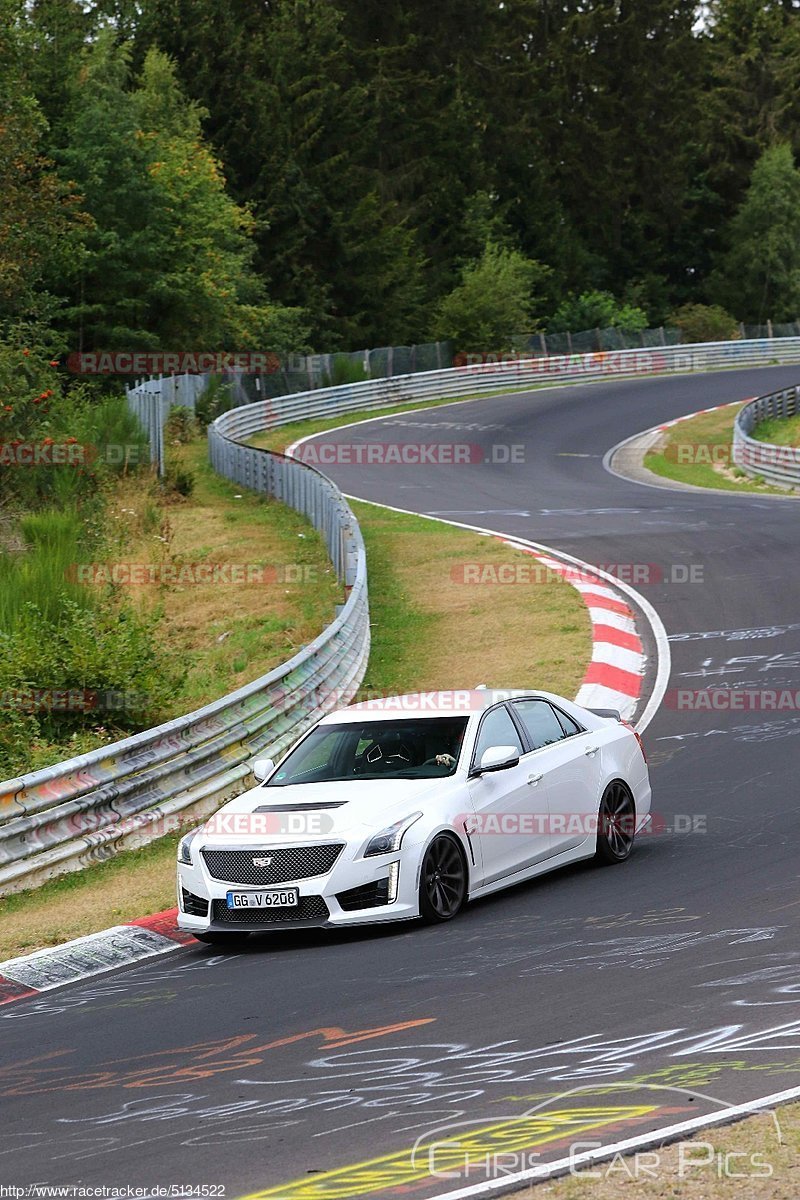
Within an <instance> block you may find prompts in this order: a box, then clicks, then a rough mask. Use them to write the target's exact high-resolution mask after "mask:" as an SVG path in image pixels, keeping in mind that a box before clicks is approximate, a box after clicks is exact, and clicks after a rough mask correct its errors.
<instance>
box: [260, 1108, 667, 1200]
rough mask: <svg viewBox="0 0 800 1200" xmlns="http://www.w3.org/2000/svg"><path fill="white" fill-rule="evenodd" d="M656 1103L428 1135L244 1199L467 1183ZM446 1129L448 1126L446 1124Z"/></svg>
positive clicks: (318, 1199)
mask: <svg viewBox="0 0 800 1200" xmlns="http://www.w3.org/2000/svg"><path fill="white" fill-rule="evenodd" d="M658 1107H659V1106H658V1105H650V1104H637V1105H624V1106H623V1105H620V1106H608V1107H599V1108H564V1109H560V1110H556V1111H553V1112H542V1113H537V1114H535V1115H533V1116H527V1117H525V1116H523V1117H515V1118H512V1119H510V1120H507V1121H500V1122H497V1123H495V1124H493V1125H484V1126H483V1127H482V1128H481V1129H466V1130H464V1132H462V1133H455V1134H450V1135H449V1136H444V1130H443V1136H442V1137H441V1138H439V1137H435V1136H434V1137H433V1138H430V1139H427V1140H425V1141H422V1142H419V1143H417V1145H416V1146H415V1147H413V1148H412V1147H409V1148H408V1149H406V1150H400V1151H396V1152H395V1153H393V1154H384V1155H381V1157H380V1158H371V1159H368V1160H366V1161H365V1162H360V1163H353V1164H352V1165H350V1166H347V1167H338V1168H337V1169H336V1170H333V1171H325V1172H323V1173H322V1174H319V1175H314V1176H312V1177H311V1178H309V1177H308V1176H306V1177H305V1178H304V1179H296V1180H294V1182H292V1183H285V1184H282V1185H281V1186H280V1187H271V1188H266V1189H265V1190H264V1191H261V1192H253V1193H252V1194H251V1195H250V1196H247V1197H244V1198H243V1200H265V1198H266V1197H270V1198H271V1200H350V1197H353V1196H364V1195H368V1194H369V1193H372V1192H383V1191H386V1190H387V1189H388V1188H393V1187H400V1186H402V1185H403V1184H409V1183H416V1182H418V1181H419V1180H424V1179H427V1178H429V1177H433V1178H438V1179H440V1180H442V1181H443V1182H444V1181H446V1180H447V1179H448V1178H449V1179H451V1180H461V1181H463V1182H466V1178H467V1173H468V1168H469V1167H470V1166H472V1167H477V1166H479V1165H481V1164H486V1162H487V1159H489V1160H490V1162H491V1160H492V1159H499V1158H500V1156H501V1155H503V1154H512V1153H516V1152H519V1151H520V1150H529V1149H531V1148H532V1147H534V1146H545V1145H547V1143H548V1142H556V1141H559V1140H560V1139H561V1138H563V1137H564V1136H565V1135H567V1134H570V1135H573V1136H574V1135H576V1134H579V1133H587V1132H588V1131H589V1130H592V1129H601V1128H602V1127H603V1126H604V1125H616V1124H618V1123H619V1122H620V1121H630V1120H633V1119H635V1118H637V1117H645V1116H647V1115H648V1114H649V1113H653V1112H656V1111H657V1109H658ZM447 1128H452V1126H448V1127H447Z"/></svg>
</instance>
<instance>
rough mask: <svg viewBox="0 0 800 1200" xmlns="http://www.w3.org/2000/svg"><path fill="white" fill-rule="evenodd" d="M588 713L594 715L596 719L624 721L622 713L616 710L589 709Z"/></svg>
mask: <svg viewBox="0 0 800 1200" xmlns="http://www.w3.org/2000/svg"><path fill="white" fill-rule="evenodd" d="M586 711H587V712H590V713H593V714H594V715H595V716H596V717H610V718H611V719H612V720H613V721H621V720H622V713H621V712H617V710H616V709H615V708H589V709H587V710H586Z"/></svg>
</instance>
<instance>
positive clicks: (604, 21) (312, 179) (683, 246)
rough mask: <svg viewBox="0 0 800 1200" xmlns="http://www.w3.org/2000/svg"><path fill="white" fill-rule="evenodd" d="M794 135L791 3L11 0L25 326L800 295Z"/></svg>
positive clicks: (627, 305)
mask: <svg viewBox="0 0 800 1200" xmlns="http://www.w3.org/2000/svg"><path fill="white" fill-rule="evenodd" d="M799 149H800V4H798V3H796V2H794V0H712V2H711V3H709V4H705V5H698V4H695V3H691V2H690V0H558V2H556V0H502V3H501V2H500V0H470V2H469V3H464V0H436V2H435V3H431V0H97V2H92V0H30V2H25V0H0V186H1V187H2V212H1V213H0V339H2V341H3V342H4V343H5V345H6V346H7V347H8V346H11V345H19V344H21V342H20V339H22V342H25V341H28V342H35V343H36V344H39V345H42V346H44V347H46V348H47V350H48V352H49V353H50V354H55V355H59V354H63V353H67V352H69V351H71V350H75V349H79V350H80V349H86V348H95V349H126V350H130V349H136V348H142V349H151V348H152V349H159V348H161V349H175V348H181V349H183V348H191V349H208V348H229V349H236V348H242V347H245V348H253V349H255V348H258V349H270V350H275V351H278V352H285V351H289V350H303V349H312V348H313V349H324V350H334V349H350V348H356V347H363V346H372V345H382V344H390V343H409V342H413V341H424V340H428V339H431V338H450V339H451V340H453V341H454V342H461V343H468V342H470V341H472V342H473V343H475V342H481V341H482V342H483V343H490V342H492V341H495V342H496V341H498V340H502V338H503V336H504V332H503V331H514V330H516V331H518V332H519V331H522V330H526V331H528V330H535V329H545V330H555V329H569V328H572V329H580V328H587V327H592V326H593V325H595V324H600V323H605V322H606V318H608V320H609V321H611V322H612V323H613V321H614V320H617V321H619V322H621V323H623V324H624V323H625V322H626V321H627V322H629V323H631V324H635V323H636V322H637V321H638V322H639V323H640V324H643V323H649V324H661V323H663V322H665V321H669V320H670V319H671V318H673V317H674V314H675V310H676V309H677V310H685V308H686V306H688V305H709V306H715V308H714V309H713V311H712V316H713V315H714V314H716V316H717V317H718V318H720V319H722V320H723V322H724V320H725V319H727V318H725V314H724V313H720V312H719V311H718V310H719V309H723V310H726V311H727V313H729V314H730V315H731V316H732V317H733V318H734V319H735V320H736V321H754V322H758V321H764V320H766V319H767V318H771V319H772V320H775V321H788V320H794V319H796V318H797V317H798V316H800V172H798V170H797V167H796V166H795V154H796V153H797V151H798V150H799ZM703 311H705V310H703ZM476 330H477V332H476ZM462 348H468V347H467V346H466V345H462ZM481 348H483V349H492V348H498V347H497V346H492V345H489V344H484V345H483V346H482V347H481ZM1 367H2V364H0V368H1Z"/></svg>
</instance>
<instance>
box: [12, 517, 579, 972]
mask: <svg viewBox="0 0 800 1200" xmlns="http://www.w3.org/2000/svg"><path fill="white" fill-rule="evenodd" d="M354 507H355V510H356V513H357V516H358V518H359V521H360V522H361V527H362V530H363V532H364V539H365V542H366V546H367V559H368V565H369V566H368V569H369V588H370V614H371V621H372V636H373V645H372V654H371V656H370V663H369V670H368V673H367V677H366V679H365V680H364V684H363V688H364V689H365V690H369V691H375V692H379V693H385V692H388V693H394V692H404V691H415V690H417V689H421V690H430V689H435V688H437V687H441V688H445V689H449V688H467V687H474V686H475V684H477V683H482V682H485V683H488V684H496V685H497V686H501V687H502V686H538V687H542V688H545V689H546V690H550V691H555V692H561V693H564V694H566V695H574V694H575V691H576V690H577V688H578V686H579V684H580V681H581V679H582V677H583V674H584V671H585V668H586V663H587V662H588V660H589V656H590V652H591V651H590V647H591V632H590V624H589V619H588V614H587V612H586V609H585V607H584V605H583V602H582V600H581V599H580V596H579V595H578V593H577V591H575V589H574V588H573V587H571V586H570V585H569V584H567V583H562V582H557V581H555V580H550V579H548V581H547V582H541V583H540V582H538V579H539V576H538V575H537V574H536V572H535V571H533V570H531V567H532V564H533V561H534V560H532V559H531V558H530V556H529V555H525V554H523V553H522V552H521V551H518V550H512V549H510V548H508V547H506V546H503V545H502V544H501V543H500V542H499V541H497V540H496V539H493V538H489V537H484V536H481V535H479V534H474V533H469V532H467V531H465V530H461V529H456V528H454V527H452V526H449V525H444V524H440V523H438V522H433V521H427V520H424V519H423V518H422V517H412V516H405V515H403V514H400V513H393V512H390V511H388V510H384V509H380V508H377V507H375V506H374V505H370V504H359V503H357V504H355V506H354ZM237 511H239V510H237ZM241 511H243V512H244V511H246V510H245V509H242V510H241ZM235 527H236V529H237V536H238V533H239V532H242V533H243V532H244V531H245V528H246V522H242V523H241V524H240V525H236V526H235ZM476 563H478V564H480V565H481V567H482V568H485V569H486V570H485V572H484V574H485V576H487V575H488V577H490V578H492V577H494V576H495V575H496V572H495V571H494V570H493V568H496V567H500V566H505V565H507V564H511V565H512V566H514V567H515V568H516V567H519V568H521V571H522V578H524V577H525V573H526V572H529V573H530V579H531V582H530V583H527V584H524V583H523V584H519V583H516V584H492V583H475V584H464V583H462V582H460V580H461V579H463V578H464V567H465V565H467V564H476ZM467 577H468V578H469V576H467ZM514 577H515V578H516V577H517V572H516V569H515V571H514ZM175 843H176V839H175V838H164V839H161V840H160V841H158V842H155V843H154V844H153V845H151V846H149V847H146V848H145V849H143V850H137V851H125V852H123V853H122V854H120V855H119V856H118V857H117V858H115V859H113V860H111V861H110V862H108V863H105V864H103V865H102V866H99V867H90V868H87V869H86V870H85V871H80V872H76V873H75V874H74V875H69V876H66V877H65V878H64V879H61V880H57V881H55V882H53V883H50V884H47V885H45V886H44V887H42V888H40V889H38V890H37V891H34V892H25V893H20V894H19V895H15V896H11V897H9V898H7V899H6V900H4V901H3V902H2V906H0V959H2V958H11V957H13V956H14V955H16V954H24V953H29V952H30V951H32V950H35V949H38V948H40V947H42V946H49V945H56V944H58V943H60V942H63V941H67V940H69V939H70V938H73V937H78V936H80V935H81V934H85V933H92V932H94V931H95V930H98V929H104V928H106V927H107V926H109V925H114V924H118V923H120V922H122V921H124V920H126V919H131V918H135V917H139V916H143V915H144V914H146V913H148V912H158V911H160V910H161V909H163V908H171V907H172V906H173V905H174V903H175V900H174V886H175V885H174V876H175Z"/></svg>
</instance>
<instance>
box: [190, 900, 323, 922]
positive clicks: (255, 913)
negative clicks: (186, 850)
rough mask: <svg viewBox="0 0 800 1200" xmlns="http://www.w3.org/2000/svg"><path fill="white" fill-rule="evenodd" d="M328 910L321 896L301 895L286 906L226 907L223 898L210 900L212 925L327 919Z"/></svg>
mask: <svg viewBox="0 0 800 1200" xmlns="http://www.w3.org/2000/svg"><path fill="white" fill-rule="evenodd" d="M330 915H331V914H330V910H329V909H328V906H327V904H326V903H325V901H324V900H323V899H322V896H301V897H300V903H299V904H294V905H291V906H290V907H288V908H228V906H227V904H226V903H225V901H224V900H212V902H211V921H212V923H213V924H214V925H227V926H238V927H239V928H241V927H242V926H246V925H250V926H258V927H260V928H262V929H263V928H264V927H265V926H268V925H283V924H286V923H287V922H295V923H298V922H301V921H318V922H319V921H327V919H328V917H329V916H330Z"/></svg>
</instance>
